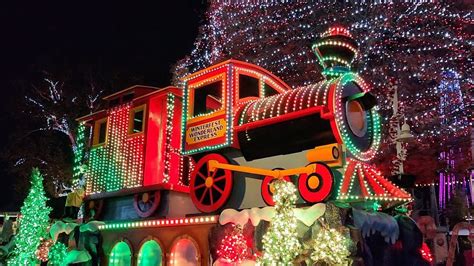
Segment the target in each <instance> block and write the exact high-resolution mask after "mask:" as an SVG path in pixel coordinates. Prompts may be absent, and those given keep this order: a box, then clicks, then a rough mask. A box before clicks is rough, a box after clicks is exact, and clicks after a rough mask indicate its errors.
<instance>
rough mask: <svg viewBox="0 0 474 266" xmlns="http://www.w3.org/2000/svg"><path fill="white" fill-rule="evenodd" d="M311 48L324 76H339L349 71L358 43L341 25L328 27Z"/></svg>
mask: <svg viewBox="0 0 474 266" xmlns="http://www.w3.org/2000/svg"><path fill="white" fill-rule="evenodd" d="M312 49H313V51H314V53H315V54H316V56H317V57H318V61H319V64H320V65H321V67H322V68H323V71H322V74H323V75H324V76H325V77H326V78H334V77H339V76H341V75H343V74H344V73H346V72H348V71H350V70H351V64H352V61H353V60H354V58H355V57H356V56H357V53H358V45H357V42H356V41H355V40H354V38H353V37H352V34H351V33H350V32H349V31H348V30H347V29H346V28H344V27H341V26H336V27H330V28H329V29H328V30H327V31H325V32H324V33H323V34H321V38H320V39H319V40H318V41H317V42H316V43H315V44H313V47H312Z"/></svg>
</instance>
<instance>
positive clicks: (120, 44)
mask: <svg viewBox="0 0 474 266" xmlns="http://www.w3.org/2000/svg"><path fill="white" fill-rule="evenodd" d="M97 2H99V1H97ZM128 3H129V4H126V5H121V4H118V3H116V2H110V3H86V2H84V1H74V2H72V1H63V2H50V1H34V2H33V1H31V2H30V3H24V2H20V1H11V2H10V3H9V4H5V3H2V7H1V8H0V36H1V37H0V91H1V95H0V108H1V110H0V125H1V130H0V149H1V151H0V152H3V151H4V150H5V147H6V146H7V144H8V141H9V140H10V139H11V137H12V136H11V135H12V134H15V131H14V130H13V129H14V128H15V126H17V125H19V124H22V123H28V121H22V120H19V119H17V116H15V113H16V112H21V108H22V106H23V105H24V95H26V94H27V93H28V88H31V85H30V83H32V82H33V80H35V79H37V75H38V71H47V72H52V73H58V72H61V71H66V69H65V68H67V71H70V72H73V73H77V72H81V71H85V70H91V69H93V71H95V72H96V73H95V74H97V75H99V76H102V77H104V78H107V77H108V75H110V73H120V75H122V77H121V78H122V79H123V80H127V81H128V82H129V83H130V81H131V80H137V81H139V82H138V83H142V84H145V85H151V86H158V87H164V86H167V85H169V84H170V78H171V73H170V66H171V65H173V64H174V63H175V62H176V61H177V60H179V59H181V58H183V57H184V56H185V55H186V54H189V53H190V51H191V50H192V47H193V41H194V39H195V38H196V35H197V32H198V25H199V23H200V21H201V20H202V19H203V13H204V11H205V8H206V3H205V2H204V1H202V0H201V1H192V0H182V1H156V3H155V4H153V5H152V4H143V3H138V2H133V5H132V4H131V3H132V2H128ZM118 84H120V83H118ZM123 85H125V84H123ZM126 85H131V84H126ZM124 88H125V87H117V88H112V90H115V91H118V90H121V89H124ZM8 167H9V165H8V163H7V162H6V160H2V161H0V211H5V210H19V208H20V207H21V203H22V200H23V196H24V195H17V193H16V192H15V189H14V185H15V178H17V177H15V176H13V175H12V174H11V173H9V171H8Z"/></svg>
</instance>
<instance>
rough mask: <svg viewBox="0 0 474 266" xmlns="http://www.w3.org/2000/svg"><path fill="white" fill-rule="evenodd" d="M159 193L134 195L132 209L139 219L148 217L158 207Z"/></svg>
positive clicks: (157, 191) (158, 191)
mask: <svg viewBox="0 0 474 266" xmlns="http://www.w3.org/2000/svg"><path fill="white" fill-rule="evenodd" d="M160 199H161V191H160V190H156V191H151V192H143V193H138V194H135V197H134V199H133V207H134V208H135V211H136V212H137V214H138V216H140V217H143V218H145V217H150V216H151V215H152V214H153V213H155V211H156V210H157V209H158V206H159V205H160Z"/></svg>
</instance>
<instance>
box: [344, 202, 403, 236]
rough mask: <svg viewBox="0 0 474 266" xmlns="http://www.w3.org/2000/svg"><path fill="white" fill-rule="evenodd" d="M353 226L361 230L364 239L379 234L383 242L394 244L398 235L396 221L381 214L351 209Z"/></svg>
mask: <svg viewBox="0 0 474 266" xmlns="http://www.w3.org/2000/svg"><path fill="white" fill-rule="evenodd" d="M352 214H353V215H354V225H355V227H357V228H358V229H360V230H361V232H362V235H363V236H364V237H368V236H370V235H372V234H375V232H380V234H381V235H382V237H384V240H385V242H387V243H391V244H394V243H395V241H396V240H397V239H398V236H399V234H400V231H399V228H398V224H397V221H396V220H395V218H393V217H392V216H390V215H388V214H385V213H382V212H376V213H369V212H365V211H362V210H357V209H352Z"/></svg>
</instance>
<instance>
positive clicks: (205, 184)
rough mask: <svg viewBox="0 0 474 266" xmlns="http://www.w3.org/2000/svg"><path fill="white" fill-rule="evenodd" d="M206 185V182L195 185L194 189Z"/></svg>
mask: <svg viewBox="0 0 474 266" xmlns="http://www.w3.org/2000/svg"><path fill="white" fill-rule="evenodd" d="M205 185H206V184H205V183H202V184H201V185H198V186H195V187H194V189H199V188H202V187H203V186H205Z"/></svg>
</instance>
